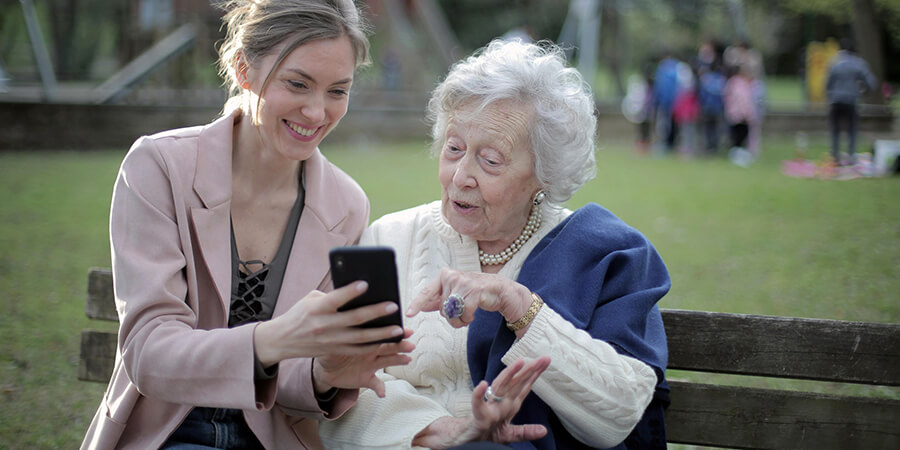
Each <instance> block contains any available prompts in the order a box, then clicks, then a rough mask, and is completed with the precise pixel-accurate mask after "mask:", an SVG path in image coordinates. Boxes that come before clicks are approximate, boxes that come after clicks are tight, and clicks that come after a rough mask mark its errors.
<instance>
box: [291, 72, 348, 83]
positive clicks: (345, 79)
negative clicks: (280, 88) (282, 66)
mask: <svg viewBox="0 0 900 450" xmlns="http://www.w3.org/2000/svg"><path fill="white" fill-rule="evenodd" d="M287 71H288V72H293V73H296V74H297V75H300V76H301V77H303V78H306V79H307V80H309V81H312V82H313V83H318V81H316V79H315V78H313V76H312V75H310V74H308V73H306V72H304V71H302V70H300V69H287ZM352 82H353V78H344V79H343V80H338V81H335V82H334V83H331V85H332V86H334V85H336V84H350V83H352Z"/></svg>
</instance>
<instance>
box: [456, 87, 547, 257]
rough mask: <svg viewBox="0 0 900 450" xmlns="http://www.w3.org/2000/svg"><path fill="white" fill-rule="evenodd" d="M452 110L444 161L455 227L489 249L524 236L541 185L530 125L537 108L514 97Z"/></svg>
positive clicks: (491, 249)
mask: <svg viewBox="0 0 900 450" xmlns="http://www.w3.org/2000/svg"><path fill="white" fill-rule="evenodd" d="M476 108H477V106H476V104H475V103H474V102H470V103H468V104H466V105H463V106H462V107H460V108H459V109H458V110H457V111H453V112H451V113H450V118H449V120H448V124H447V130H446V134H445V136H444V144H443V148H442V149H441V154H440V162H439V169H438V172H439V178H440V181H441V203H442V204H441V208H442V212H443V214H444V217H445V218H446V219H447V222H448V223H449V224H450V226H452V227H453V229H454V230H456V231H457V232H459V233H461V234H464V235H466V236H469V237H471V238H473V239H475V240H477V241H479V246H480V247H481V249H482V250H484V251H485V252H488V253H490V252H494V251H499V250H502V249H503V248H506V247H507V246H508V245H509V244H510V243H511V242H512V241H514V240H515V239H516V237H518V236H519V233H521V232H522V229H523V228H524V227H525V223H526V221H527V220H528V215H529V213H530V211H531V199H532V196H533V195H534V194H535V193H536V192H537V191H538V189H540V183H539V182H538V180H537V178H536V177H535V175H534V156H533V154H532V152H531V141H530V138H529V130H530V129H531V121H532V118H533V117H534V112H533V109H532V108H531V107H530V106H528V105H523V104H521V103H519V102H516V101H512V100H503V101H498V102H494V103H492V104H491V105H489V106H488V107H486V108H484V109H483V110H481V111H477V109H476Z"/></svg>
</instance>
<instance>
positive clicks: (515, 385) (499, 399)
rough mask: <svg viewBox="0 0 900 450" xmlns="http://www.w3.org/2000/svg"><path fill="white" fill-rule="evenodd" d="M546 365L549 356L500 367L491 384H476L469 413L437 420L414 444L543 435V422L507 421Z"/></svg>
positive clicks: (433, 445)
mask: <svg viewBox="0 0 900 450" xmlns="http://www.w3.org/2000/svg"><path fill="white" fill-rule="evenodd" d="M549 366H550V357H549V356H542V357H540V358H537V359H535V360H532V361H529V362H527V363H526V362H525V361H524V360H521V359H520V360H518V361H516V362H515V363H513V364H512V365H511V366H509V367H507V368H506V369H503V371H502V372H500V374H499V375H497V378H495V379H494V382H493V383H491V384H490V385H488V384H487V382H485V381H482V382H481V383H478V386H475V390H474V391H473V392H472V416H470V417H463V418H457V417H442V418H440V419H437V420H435V421H434V422H432V423H431V424H429V425H428V426H427V427H426V428H425V429H424V430H422V431H421V432H420V433H419V434H418V435H416V438H415V439H414V440H413V445H417V446H423V447H428V448H448V447H453V446H457V445H461V444H464V443H466V442H475V441H492V442H499V443H510V442H520V441H531V440H535V439H540V438H542V437H544V435H545V434H547V429H546V428H544V426H542V425H534V424H526V425H513V424H511V423H510V421H511V420H512V419H513V417H514V416H515V415H516V413H518V412H519V408H520V407H521V406H522V402H523V401H524V400H525V397H527V396H528V393H529V392H531V386H532V385H533V384H534V382H535V381H536V380H537V379H538V377H539V376H540V375H541V373H543V372H544V370H546V369H547V367H549ZM489 389H490V391H491V392H490V393H488V390H489Z"/></svg>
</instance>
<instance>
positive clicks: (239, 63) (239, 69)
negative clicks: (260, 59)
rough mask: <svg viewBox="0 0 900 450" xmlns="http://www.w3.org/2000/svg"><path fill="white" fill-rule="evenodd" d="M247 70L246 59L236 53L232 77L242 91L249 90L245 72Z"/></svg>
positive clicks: (248, 81) (241, 54)
mask: <svg viewBox="0 0 900 450" xmlns="http://www.w3.org/2000/svg"><path fill="white" fill-rule="evenodd" d="M249 69H250V65H249V64H247V59H246V58H245V57H244V54H243V53H238V55H237V58H235V62H234V76H235V78H236V79H237V82H238V86H240V87H241V88H242V89H250V79H249V78H248V77H247V71H248V70H249Z"/></svg>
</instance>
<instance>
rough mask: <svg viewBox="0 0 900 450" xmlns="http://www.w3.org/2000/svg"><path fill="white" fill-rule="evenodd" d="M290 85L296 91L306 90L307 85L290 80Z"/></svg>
mask: <svg viewBox="0 0 900 450" xmlns="http://www.w3.org/2000/svg"><path fill="white" fill-rule="evenodd" d="M288 85H290V86H291V87H292V88H294V89H306V83H304V82H302V81H297V80H288Z"/></svg>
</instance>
